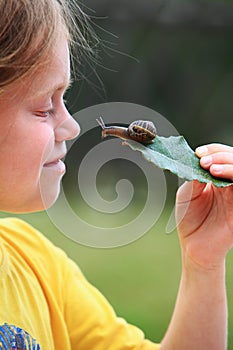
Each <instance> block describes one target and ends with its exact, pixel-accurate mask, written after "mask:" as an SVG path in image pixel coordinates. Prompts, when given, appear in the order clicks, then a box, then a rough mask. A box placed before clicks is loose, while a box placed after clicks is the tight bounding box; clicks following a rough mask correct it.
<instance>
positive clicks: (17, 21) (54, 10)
mask: <svg viewBox="0 0 233 350" xmlns="http://www.w3.org/2000/svg"><path fill="white" fill-rule="evenodd" d="M0 18H1V20H0V92H2V91H3V90H4V88H5V87H6V86H8V85H9V84H12V83H14V82H16V81H18V80H19V79H21V78H23V77H25V76H26V75H28V74H29V73H30V72H31V71H32V70H33V69H35V68H36V66H37V65H38V64H39V63H40V62H42V61H44V58H45V57H46V54H47V56H48V53H49V52H51V51H50V50H51V48H52V47H53V45H54V43H55V42H56V40H57V38H58V35H59V33H65V35H66V36H67V39H68V41H69V43H70V46H71V47H74V46H76V47H77V48H78V49H81V48H82V49H84V51H85V52H86V53H87V55H92V54H93V50H92V49H91V47H90V45H89V43H88V38H85V37H84V34H83V33H84V32H86V33H89V34H90V33H91V28H90V26H89V23H88V16H87V15H85V13H84V12H83V11H82V10H81V9H80V7H79V6H78V5H77V3H76V1H75V0H74V1H72V0H0ZM97 40H98V39H97ZM73 44H76V45H73Z"/></svg>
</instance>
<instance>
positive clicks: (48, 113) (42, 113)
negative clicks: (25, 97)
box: [35, 109, 54, 118]
mask: <svg viewBox="0 0 233 350" xmlns="http://www.w3.org/2000/svg"><path fill="white" fill-rule="evenodd" d="M53 114H54V111H53V109H50V110H48V111H36V112H35V115H36V116H37V117H40V118H48V117H50V116H51V115H53Z"/></svg>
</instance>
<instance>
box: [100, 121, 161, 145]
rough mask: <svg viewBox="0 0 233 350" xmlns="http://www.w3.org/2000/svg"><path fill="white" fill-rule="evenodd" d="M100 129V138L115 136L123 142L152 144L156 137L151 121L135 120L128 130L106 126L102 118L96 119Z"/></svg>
mask: <svg viewBox="0 0 233 350" xmlns="http://www.w3.org/2000/svg"><path fill="white" fill-rule="evenodd" d="M96 120H97V122H98V124H99V125H100V126H101V128H102V137H103V138H105V137H107V136H116V137H119V138H121V139H123V140H127V139H129V140H134V141H137V142H141V143H145V144H148V143H152V142H153V139H154V138H155V137H156V134H157V131H156V127H155V126H154V124H153V123H152V122H151V121H147V120H135V121H134V122H132V123H131V124H130V125H129V126H128V128H126V127H122V126H106V125H105V124H104V121H103V119H102V117H99V119H96Z"/></svg>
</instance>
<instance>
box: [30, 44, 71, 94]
mask: <svg viewBox="0 0 233 350" xmlns="http://www.w3.org/2000/svg"><path fill="white" fill-rule="evenodd" d="M28 80H29V86H30V92H31V93H32V94H33V95H34V96H37V95H41V94H50V93H52V92H53V91H55V90H58V89H63V88H66V86H67V85H68V84H69V81H70V58H69V48H68V43H67V40H65V39H64V38H63V40H59V41H58V42H57V43H56V45H55V46H54V48H53V49H52V50H51V52H50V53H49V55H48V57H47V59H46V62H45V63H43V62H42V64H41V65H40V66H38V68H37V69H36V70H35V72H34V73H33V75H32V76H30V77H28Z"/></svg>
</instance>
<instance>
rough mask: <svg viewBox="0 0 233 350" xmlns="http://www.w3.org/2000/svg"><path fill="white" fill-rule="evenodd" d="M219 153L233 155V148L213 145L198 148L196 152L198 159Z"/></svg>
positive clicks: (217, 144)
mask: <svg viewBox="0 0 233 350" xmlns="http://www.w3.org/2000/svg"><path fill="white" fill-rule="evenodd" d="M218 152H228V153H233V147H231V146H227V145H223V144H221V143H211V144H209V145H204V146H200V147H197V148H196V150H195V153H196V155H197V156H198V157H203V156H207V155H211V154H213V153H218Z"/></svg>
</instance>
